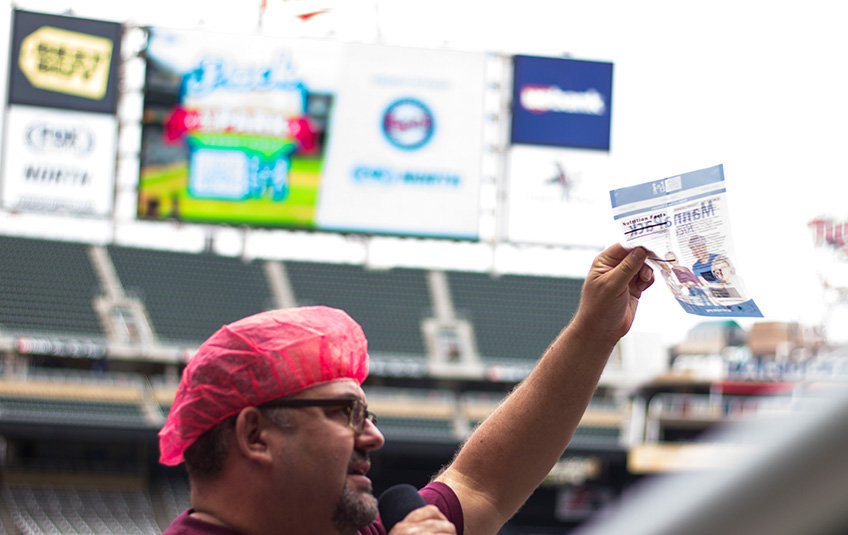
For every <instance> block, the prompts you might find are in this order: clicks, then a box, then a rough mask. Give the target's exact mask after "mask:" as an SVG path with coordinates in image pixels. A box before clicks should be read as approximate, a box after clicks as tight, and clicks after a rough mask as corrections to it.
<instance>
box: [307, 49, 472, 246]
mask: <svg viewBox="0 0 848 535" xmlns="http://www.w3.org/2000/svg"><path fill="white" fill-rule="evenodd" d="M347 52H348V53H347V55H346V60H345V71H344V75H343V80H344V83H343V84H342V85H341V87H340V88H339V92H338V94H337V100H336V103H337V109H336V111H335V112H334V115H333V123H332V133H333V135H332V137H331V142H330V147H329V151H328V162H327V170H326V173H325V176H324V186H323V187H322V190H321V203H320V207H319V210H318V221H319V224H320V226H321V227H322V228H325V229H332V230H352V231H358V232H369V233H371V232H373V233H391V234H407V235H418V236H439V237H450V238H460V239H476V238H477V235H478V224H479V184H480V165H481V158H482V154H481V151H482V124H483V120H484V118H483V88H484V68H485V56H484V55H483V54H478V53H467V52H454V51H445V50H421V49H402V48H391V47H385V46H383V47H377V46H368V45H352V46H350V47H349V48H348V51H347Z"/></svg>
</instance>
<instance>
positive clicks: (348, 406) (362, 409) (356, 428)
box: [257, 398, 377, 434]
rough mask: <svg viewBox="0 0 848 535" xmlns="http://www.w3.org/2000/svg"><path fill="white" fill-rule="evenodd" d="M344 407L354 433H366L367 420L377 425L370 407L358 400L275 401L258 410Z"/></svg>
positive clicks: (262, 405) (348, 422)
mask: <svg viewBox="0 0 848 535" xmlns="http://www.w3.org/2000/svg"><path fill="white" fill-rule="evenodd" d="M342 406H343V407H344V408H345V411H346V412H347V418H348V420H347V424H348V425H349V426H350V428H351V429H353V432H354V433H356V434H360V433H362V432H363V431H365V420H368V421H370V422H371V423H372V424H374V425H377V415H376V414H374V413H373V412H371V411H369V410H368V405H366V404H365V403H363V402H362V401H360V400H358V399H356V398H328V399H275V400H272V401H267V402H265V403H263V404H261V405H259V406H258V407H257V408H259V409H270V408H276V407H289V408H300V407H342Z"/></svg>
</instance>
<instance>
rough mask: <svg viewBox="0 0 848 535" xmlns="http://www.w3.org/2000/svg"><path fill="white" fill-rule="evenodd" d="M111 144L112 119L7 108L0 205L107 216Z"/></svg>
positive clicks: (112, 173) (111, 184)
mask: <svg viewBox="0 0 848 535" xmlns="http://www.w3.org/2000/svg"><path fill="white" fill-rule="evenodd" d="M116 143H117V119H116V118H115V116H113V115H105V114H100V113H91V112H76V111H67V110H59V109H51V108H37V107H30V106H20V105H12V106H10V107H9V109H8V110H7V114H6V138H5V146H4V152H3V185H2V195H0V198H2V205H3V207H4V208H6V209H8V210H21V211H44V212H68V213H73V214H84V215H93V216H108V215H110V214H111V212H112V206H113V201H114V195H115V192H114V184H115V158H116Z"/></svg>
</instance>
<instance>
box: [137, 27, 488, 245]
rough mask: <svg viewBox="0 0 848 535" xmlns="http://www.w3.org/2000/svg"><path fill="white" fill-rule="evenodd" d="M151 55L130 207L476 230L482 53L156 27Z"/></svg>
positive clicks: (221, 219) (393, 230) (191, 215)
mask: <svg viewBox="0 0 848 535" xmlns="http://www.w3.org/2000/svg"><path fill="white" fill-rule="evenodd" d="M146 56H147V58H148V68H147V84H146V91H145V104H144V125H143V132H142V154H141V173H140V177H141V178H140V184H139V197H138V216H139V217H141V218H146V219H180V220H185V221H195V222H209V223H227V224H243V225H251V226H262V227H285V228H305V229H319V230H332V231H348V232H378V233H387V234H415V235H428V236H458V237H464V238H475V237H476V235H477V218H478V202H479V201H478V195H477V188H478V183H479V176H478V175H479V166H480V150H481V149H480V146H481V131H480V130H481V126H480V125H481V121H482V107H483V106H482V91H483V76H482V72H483V56H482V55H477V54H465V53H455V54H447V55H445V53H443V52H436V51H419V50H402V51H401V50H399V49H390V48H388V47H378V46H368V45H350V44H348V45H345V44H342V43H337V42H324V41H309V40H298V41H287V40H281V39H274V38H270V37H261V36H235V35H234V36H229V35H223V34H208V33H200V32H187V31H172V30H166V29H162V28H151V29H150V37H149V45H148V50H147V54H146ZM455 58H459V59H455ZM436 211H438V212H439V217H433V216H432V214H433V213H434V212H436ZM432 220H436V221H432Z"/></svg>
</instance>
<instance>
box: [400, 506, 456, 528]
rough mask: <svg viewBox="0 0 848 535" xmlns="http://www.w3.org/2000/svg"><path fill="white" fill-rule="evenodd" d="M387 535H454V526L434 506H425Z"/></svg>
mask: <svg viewBox="0 0 848 535" xmlns="http://www.w3.org/2000/svg"><path fill="white" fill-rule="evenodd" d="M388 535H456V526H454V525H453V524H452V523H451V522H450V521H449V520H448V519H447V517H445V515H443V514H442V512H441V511H439V509H438V508H437V507H436V506H435V505H427V506H424V507H419V508H418V509H415V510H414V511H412V512H411V513H409V514H408V515H406V517H405V518H404V519H403V520H401V521H400V522H398V523H397V524H395V526H394V527H393V528H392V530H391V531H390V532H389V534H388Z"/></svg>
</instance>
